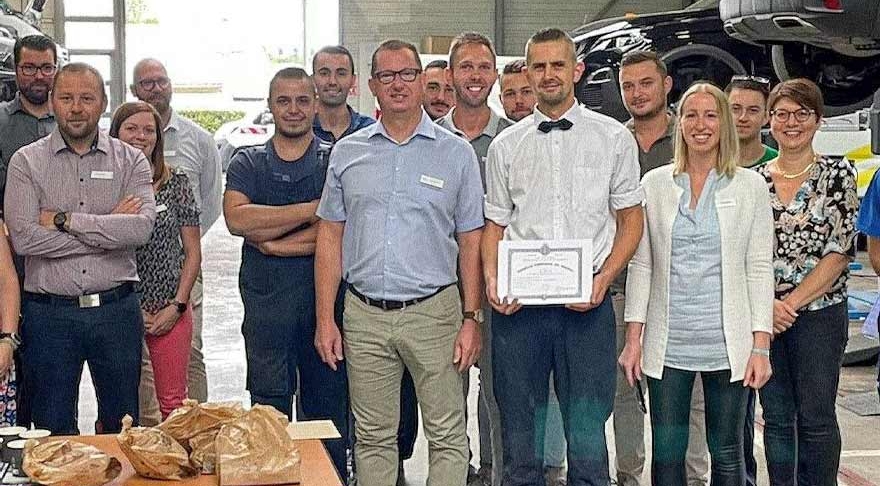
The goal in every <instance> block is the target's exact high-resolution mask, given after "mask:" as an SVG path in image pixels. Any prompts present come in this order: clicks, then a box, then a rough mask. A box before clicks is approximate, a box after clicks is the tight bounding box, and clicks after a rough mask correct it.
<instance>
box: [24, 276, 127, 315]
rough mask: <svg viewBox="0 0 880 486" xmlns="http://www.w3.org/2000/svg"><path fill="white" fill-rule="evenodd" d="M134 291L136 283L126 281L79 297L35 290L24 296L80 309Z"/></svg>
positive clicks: (41, 301)
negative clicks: (35, 291) (42, 292)
mask: <svg viewBox="0 0 880 486" xmlns="http://www.w3.org/2000/svg"><path fill="white" fill-rule="evenodd" d="M132 292H134V283H133V282H126V283H124V284H122V285H120V286H118V287H116V288H112V289H110V290H105V291H104V292H97V293H94V294H87V295H80V296H77V297H69V296H66V295H55V294H38V293H34V292H25V293H24V298H25V299H28V300H32V301H34V302H39V303H41V304H49V305H57V306H63V307H79V308H80V309H88V308H90V307H101V306H102V305H104V304H109V303H111V302H115V301H117V300H120V299H122V298H125V297H128V295H129V294H131V293H132Z"/></svg>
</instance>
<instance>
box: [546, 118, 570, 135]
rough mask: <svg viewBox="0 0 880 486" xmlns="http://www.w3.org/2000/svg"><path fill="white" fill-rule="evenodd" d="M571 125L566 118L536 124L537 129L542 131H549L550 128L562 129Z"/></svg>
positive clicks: (566, 128)
mask: <svg viewBox="0 0 880 486" xmlns="http://www.w3.org/2000/svg"><path fill="white" fill-rule="evenodd" d="M571 126H572V123H571V122H570V121H569V120H568V119H566V118H561V119H559V120H556V121H542V122H541V123H539V124H538V130H541V131H542V132H544V133H550V130H553V129H554V128H558V129H560V130H563V131H564V130H568V129H569V128H571Z"/></svg>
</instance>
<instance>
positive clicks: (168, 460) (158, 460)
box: [116, 415, 198, 480]
mask: <svg viewBox="0 0 880 486" xmlns="http://www.w3.org/2000/svg"><path fill="white" fill-rule="evenodd" d="M131 423H132V419H131V417H130V416H128V415H126V416H125V417H123V418H122V432H120V433H119V435H117V436H116V440H117V441H118V442H119V448H120V449H122V453H123V454H125V457H127V458H128V460H129V462H131V467H133V468H134V470H135V471H136V472H137V473H138V474H140V475H141V476H143V477H145V478H153V479H172V480H180V479H186V478H189V477H193V476H195V475H197V474H198V471H197V470H196V469H195V468H194V467H192V465H190V463H189V454H187V452H186V449H184V448H183V446H182V445H180V444H178V443H177V441H176V440H174V439H173V438H171V436H170V435H168V434H166V433H165V432H164V431H162V430H161V429H158V428H147V427H132V426H131Z"/></svg>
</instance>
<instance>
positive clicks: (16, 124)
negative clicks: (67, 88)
mask: <svg viewBox="0 0 880 486" xmlns="http://www.w3.org/2000/svg"><path fill="white" fill-rule="evenodd" d="M13 57H14V60H15V84H16V85H18V92H17V93H15V98H13V99H12V100H11V101H7V102H6V103H3V104H0V207H2V206H3V189H4V188H5V186H6V168H7V167H8V166H9V159H10V158H11V157H12V154H14V153H15V151H16V150H18V149H20V148H21V147H24V146H25V145H27V144H29V143H31V142H34V141H36V140H39V139H41V138H43V137H45V136H46V135H48V134H49V132H51V131H52V129H54V128H55V115H53V114H52V106H51V103H49V91H50V88H51V86H52V77H53V76H55V69H56V68H57V61H58V60H57V53H56V52H55V42H53V41H52V39H50V38H48V37H46V36H44V35H29V36H26V37H22V38H20V39H18V40H16V41H15V47H14V48H13ZM0 216H2V209H0Z"/></svg>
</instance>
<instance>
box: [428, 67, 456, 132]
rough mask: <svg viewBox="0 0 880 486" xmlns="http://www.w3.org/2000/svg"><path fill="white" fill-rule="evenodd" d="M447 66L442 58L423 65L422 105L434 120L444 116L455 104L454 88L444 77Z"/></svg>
mask: <svg viewBox="0 0 880 486" xmlns="http://www.w3.org/2000/svg"><path fill="white" fill-rule="evenodd" d="M447 67H449V63H448V62H446V61H444V60H443V59H437V60H436V61H431V62H429V63H428V64H427V65H425V74H424V76H425V94H424V96H423V97H422V106H423V107H424V108H425V112H426V113H428V116H429V117H431V119H432V120H434V121H437V120H438V119H440V118H443V117H444V116H446V114H447V113H449V110H451V109H452V107H453V106H455V89H454V88H453V87H452V85H451V84H449V80H448V79H446V68H447Z"/></svg>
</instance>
